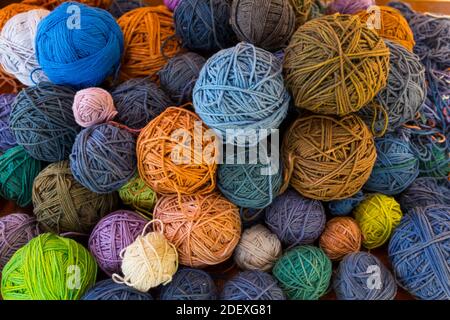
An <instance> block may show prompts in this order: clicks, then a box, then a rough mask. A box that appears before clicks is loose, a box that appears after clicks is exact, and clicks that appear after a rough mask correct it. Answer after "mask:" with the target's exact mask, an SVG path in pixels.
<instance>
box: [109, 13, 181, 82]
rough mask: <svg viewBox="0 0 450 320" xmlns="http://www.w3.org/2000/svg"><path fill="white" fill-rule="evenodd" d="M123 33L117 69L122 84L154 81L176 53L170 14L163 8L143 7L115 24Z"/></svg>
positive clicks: (125, 15)
mask: <svg viewBox="0 0 450 320" xmlns="http://www.w3.org/2000/svg"><path fill="white" fill-rule="evenodd" d="M117 23H118V24H119V26H120V28H121V29H122V31H123V36H124V40H125V52H124V56H123V59H122V65H121V68H120V79H121V80H122V81H125V80H129V79H132V78H138V77H148V76H152V77H154V76H155V75H156V73H157V72H158V71H159V70H160V69H161V68H162V67H163V66H164V64H166V62H167V61H166V60H167V59H169V58H171V57H173V56H175V55H176V54H177V53H178V52H179V51H180V48H179V43H178V40H177V39H176V38H175V37H174V34H175V28H174V23H173V19H172V12H170V11H169V10H168V9H167V8H166V7H165V6H162V5H161V6H156V7H143V8H137V9H134V10H131V11H129V12H127V13H125V14H124V15H123V16H121V17H120V18H119V20H117Z"/></svg>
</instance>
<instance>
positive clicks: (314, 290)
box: [273, 246, 332, 300]
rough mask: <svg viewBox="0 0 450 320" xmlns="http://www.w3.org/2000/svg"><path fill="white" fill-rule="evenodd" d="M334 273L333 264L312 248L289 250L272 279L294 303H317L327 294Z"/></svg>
mask: <svg viewBox="0 0 450 320" xmlns="http://www.w3.org/2000/svg"><path fill="white" fill-rule="evenodd" d="M331 272H332V269H331V260H330V259H329V258H328V257H327V255H326V254H325V252H323V250H322V249H320V248H317V247H313V246H299V247H295V248H293V249H290V250H289V251H287V252H286V253H285V254H284V255H283V256H282V257H281V258H280V259H279V260H278V261H277V263H276V264H275V267H274V268H273V275H274V276H275V278H276V279H277V280H278V282H279V284H280V287H281V288H282V289H283V291H284V293H285V294H286V296H287V297H288V299H291V300H318V299H319V298H320V297H321V296H323V295H324V294H325V293H326V292H327V289H328V286H329V284H330V279H331Z"/></svg>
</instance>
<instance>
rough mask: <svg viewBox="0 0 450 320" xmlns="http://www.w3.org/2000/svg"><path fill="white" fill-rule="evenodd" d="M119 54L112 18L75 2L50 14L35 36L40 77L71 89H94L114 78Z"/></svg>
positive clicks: (120, 37) (117, 33) (119, 38)
mask: <svg viewBox="0 0 450 320" xmlns="http://www.w3.org/2000/svg"><path fill="white" fill-rule="evenodd" d="M74 13H75V16H74ZM56 44H58V45H56ZM123 50H124V39H123V35H122V31H121V30H120V28H119V26H118V24H117V22H116V20H115V19H114V17H113V16H112V15H111V14H110V13H109V12H107V11H105V10H103V9H99V8H93V7H89V6H86V5H84V4H81V3H76V2H64V3H63V4H61V5H60V6H58V7H57V8H56V9H55V10H53V11H52V12H51V13H50V14H49V15H48V16H47V17H46V18H45V19H44V20H42V22H41V23H40V24H39V26H38V30H37V34H36V57H37V60H38V62H39V65H40V66H41V67H42V70H43V71H44V73H45V74H46V75H47V76H48V78H49V79H50V80H51V82H53V83H55V84H62V85H70V86H72V87H74V88H80V89H81V88H86V87H95V86H98V85H100V84H101V83H102V82H103V81H104V80H105V79H106V78H107V77H109V76H111V75H115V73H116V72H117V70H118V68H119V65H120V58H121V56H122V53H123ZM105 57H107V58H106V59H105Z"/></svg>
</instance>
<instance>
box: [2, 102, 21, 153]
mask: <svg viewBox="0 0 450 320" xmlns="http://www.w3.org/2000/svg"><path fill="white" fill-rule="evenodd" d="M15 98H16V95H15V94H0V153H3V152H5V151H6V150H8V149H9V148H12V147H14V146H15V145H16V144H17V143H16V138H14V135H13V133H12V132H11V129H10V128H9V118H10V115H11V105H12V103H13V102H14V99H15Z"/></svg>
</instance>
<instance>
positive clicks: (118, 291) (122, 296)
mask: <svg viewBox="0 0 450 320" xmlns="http://www.w3.org/2000/svg"><path fill="white" fill-rule="evenodd" d="M81 300H153V298H152V296H151V295H150V294H149V293H146V292H140V291H138V290H136V289H133V288H132V287H129V286H127V285H124V284H117V283H115V282H114V281H113V280H112V279H107V280H103V281H100V282H97V283H96V284H95V286H93V287H92V288H91V289H89V290H88V292H86V293H85V294H84V296H83V298H81Z"/></svg>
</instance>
